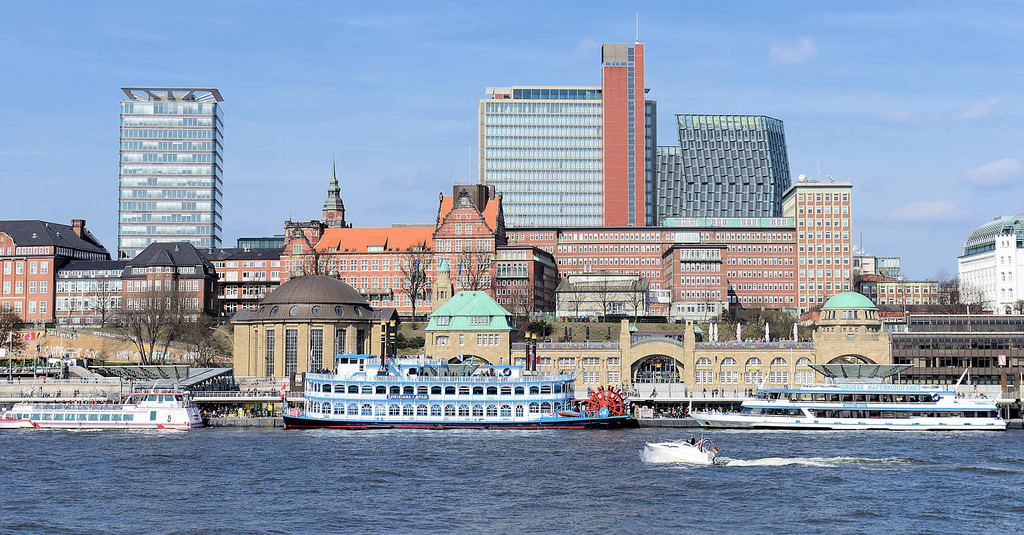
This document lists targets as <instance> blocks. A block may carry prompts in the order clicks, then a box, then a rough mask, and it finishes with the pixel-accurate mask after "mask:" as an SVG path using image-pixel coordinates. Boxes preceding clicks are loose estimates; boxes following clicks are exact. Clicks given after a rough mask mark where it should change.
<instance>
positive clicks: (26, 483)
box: [0, 429, 1024, 534]
mask: <svg viewBox="0 0 1024 535" xmlns="http://www.w3.org/2000/svg"><path fill="white" fill-rule="evenodd" d="M689 435H690V430H686V429H637V430H621V431H571V430H562V431H471V430H466V431H336V430H283V429H199V430H193V431H188V432H155V431H154V432H149V431H123V432H121V431H31V430H22V431H18V430H10V431H4V432H0V451H2V452H3V454H2V455H3V470H2V471H0V496H2V497H3V498H2V500H3V501H2V505H0V508H2V509H0V532H2V533H37V532H67V533H90V534H91V533H104V532H105V533H312V532H320V533H324V532H330V533H340V532H345V533H374V532H387V533H550V532H554V531H561V532H567V533H637V534H650V533H683V532H688V531H699V532H708V533H740V532H746V533H763V532H767V531H776V532H798V531H799V532H811V533H863V532H875V533H877V532H883V531H895V532H914V533H951V532H1004V533H1020V532H1021V531H1022V529H1024V494H1022V489H1024V448H1021V442H1022V439H1024V432H1020V431H1006V432H959V433H957V432H946V433H940V432H931V433H896V432H892V433H890V432H859V433H858V432H850V431H842V432H828V431H825V432H754V431H718V432H715V433H713V434H711V435H710V436H712V437H713V438H714V439H715V441H716V443H717V445H718V447H719V449H720V450H721V454H720V455H722V456H724V457H727V458H728V459H726V461H725V462H726V464H724V465H719V466H680V465H673V464H655V463H648V462H645V461H644V460H643V459H642V455H641V454H640V450H642V449H643V445H644V443H645V442H646V441H661V440H677V439H683V438H688V437H689Z"/></svg>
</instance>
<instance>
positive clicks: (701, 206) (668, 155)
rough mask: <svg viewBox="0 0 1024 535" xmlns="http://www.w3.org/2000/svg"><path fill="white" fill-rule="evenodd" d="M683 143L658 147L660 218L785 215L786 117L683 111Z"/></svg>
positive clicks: (680, 122) (678, 123) (678, 117)
mask: <svg viewBox="0 0 1024 535" xmlns="http://www.w3.org/2000/svg"><path fill="white" fill-rule="evenodd" d="M676 127H677V129H678V132H679V146H663V147H658V148H657V156H656V158H657V162H656V165H655V167H656V171H655V175H656V178H655V181H656V191H655V196H654V198H655V205H656V208H655V215H654V218H655V220H656V224H661V222H662V221H663V220H664V219H665V218H678V217H779V216H780V215H782V195H783V193H784V192H785V191H786V189H787V188H789V185H790V180H789V158H788V156H787V155H786V135H785V132H784V130H783V127H782V121H780V120H778V119H774V118H772V117H767V116H764V115H696V114H677V115H676Z"/></svg>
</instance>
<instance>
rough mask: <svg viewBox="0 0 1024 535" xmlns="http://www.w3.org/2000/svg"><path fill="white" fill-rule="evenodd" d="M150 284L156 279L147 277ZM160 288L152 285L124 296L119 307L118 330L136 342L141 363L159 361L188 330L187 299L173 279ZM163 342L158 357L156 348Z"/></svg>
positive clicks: (157, 362)
mask: <svg viewBox="0 0 1024 535" xmlns="http://www.w3.org/2000/svg"><path fill="white" fill-rule="evenodd" d="M147 282H150V283H151V284H152V283H153V282H157V281H147ZM163 282H164V283H165V284H162V285H161V288H160V289H156V288H155V286H154V287H150V289H148V290H146V291H143V292H139V293H136V294H135V295H134V296H133V297H132V298H130V299H124V300H122V302H121V307H120V308H119V309H118V310H117V312H116V316H117V323H118V325H119V327H118V331H119V333H120V335H121V337H122V338H123V339H124V340H126V341H128V342H130V343H132V344H133V345H135V348H136V349H137V350H138V351H139V358H140V359H141V361H142V364H159V363H161V362H162V361H163V360H164V359H165V358H166V355H167V351H168V349H170V346H171V345H172V344H173V343H174V342H175V341H177V340H178V339H179V338H180V337H181V335H182V333H183V332H184V331H185V328H186V325H187V324H188V323H193V321H192V320H190V319H189V317H188V311H187V310H186V309H187V308H188V307H186V306H185V305H186V303H184V302H183V301H184V300H185V299H188V298H183V297H182V296H181V295H180V293H179V291H178V288H177V285H176V282H177V281H172V280H166V281H163ZM160 346H163V354H162V356H161V357H156V353H155V350H156V349H157V348H158V347H160Z"/></svg>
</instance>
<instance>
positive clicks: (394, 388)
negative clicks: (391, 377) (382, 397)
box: [378, 386, 402, 394]
mask: <svg viewBox="0 0 1024 535" xmlns="http://www.w3.org/2000/svg"><path fill="white" fill-rule="evenodd" d="M378 388H379V387H378ZM380 393H381V394H383V393H384V392H380ZM388 393H389V394H401V393H402V389H401V388H400V387H397V386H392V387H391V391H390V392H388Z"/></svg>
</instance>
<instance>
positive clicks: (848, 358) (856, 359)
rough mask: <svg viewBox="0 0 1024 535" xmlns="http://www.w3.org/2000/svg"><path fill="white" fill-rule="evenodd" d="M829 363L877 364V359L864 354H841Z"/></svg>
mask: <svg viewBox="0 0 1024 535" xmlns="http://www.w3.org/2000/svg"><path fill="white" fill-rule="evenodd" d="M828 363H829V364H877V363H876V362H875V361H873V360H871V359H869V358H867V357H865V356H864V355H841V356H838V357H836V358H834V359H832V360H830V361H828Z"/></svg>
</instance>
